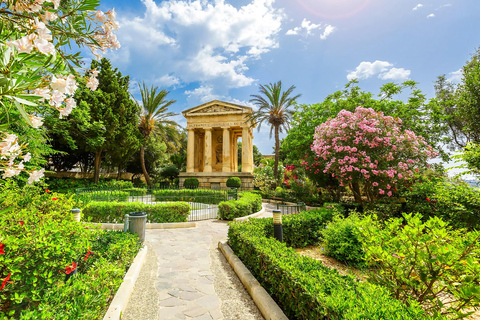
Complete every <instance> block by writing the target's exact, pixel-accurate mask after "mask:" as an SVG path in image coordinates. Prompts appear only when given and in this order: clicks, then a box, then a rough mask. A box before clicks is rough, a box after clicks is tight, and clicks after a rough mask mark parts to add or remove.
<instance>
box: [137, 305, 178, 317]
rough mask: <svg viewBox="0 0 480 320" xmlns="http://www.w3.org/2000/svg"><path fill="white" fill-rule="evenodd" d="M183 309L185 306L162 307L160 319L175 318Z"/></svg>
mask: <svg viewBox="0 0 480 320" xmlns="http://www.w3.org/2000/svg"><path fill="white" fill-rule="evenodd" d="M183 309H185V307H180V306H177V307H162V308H160V315H159V317H158V320H168V319H175V315H177V314H179V313H182V311H183ZM139 320H140V319H139Z"/></svg>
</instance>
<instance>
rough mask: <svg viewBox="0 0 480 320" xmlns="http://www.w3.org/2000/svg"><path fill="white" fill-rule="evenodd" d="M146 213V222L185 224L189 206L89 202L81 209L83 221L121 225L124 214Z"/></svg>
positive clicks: (175, 203)
mask: <svg viewBox="0 0 480 320" xmlns="http://www.w3.org/2000/svg"><path fill="white" fill-rule="evenodd" d="M135 211H144V212H146V213H147V222H151V223H166V222H186V221H187V217H188V215H189V214H190V205H189V204H188V203H185V202H174V203H156V204H146V203H142V202H90V203H89V204H87V205H86V207H85V208H84V209H83V216H84V219H86V220H88V221H91V222H103V223H123V221H124V217H125V215H126V214H128V213H130V212H135Z"/></svg>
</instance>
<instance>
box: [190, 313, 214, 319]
mask: <svg viewBox="0 0 480 320" xmlns="http://www.w3.org/2000/svg"><path fill="white" fill-rule="evenodd" d="M192 320H212V317H211V316H210V314H208V313H205V314H204V315H202V316H200V317H195V318H193V319H192Z"/></svg>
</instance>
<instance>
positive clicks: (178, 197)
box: [153, 189, 233, 204]
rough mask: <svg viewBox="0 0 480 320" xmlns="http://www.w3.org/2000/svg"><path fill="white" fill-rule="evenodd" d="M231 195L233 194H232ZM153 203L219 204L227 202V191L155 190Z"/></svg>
mask: <svg viewBox="0 0 480 320" xmlns="http://www.w3.org/2000/svg"><path fill="white" fill-rule="evenodd" d="M232 194H233V192H232ZM153 195H154V197H155V201H157V202H160V201H186V202H199V203H207V204H219V203H220V202H222V201H225V200H228V197H229V195H230V193H229V192H228V191H220V190H209V189H181V190H168V189H167V190H155V191H153Z"/></svg>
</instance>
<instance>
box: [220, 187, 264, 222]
mask: <svg viewBox="0 0 480 320" xmlns="http://www.w3.org/2000/svg"><path fill="white" fill-rule="evenodd" d="M261 209H262V197H261V196H260V195H258V194H254V193H250V192H243V193H241V194H240V196H239V199H238V200H228V201H224V202H220V203H219V204H218V216H219V218H220V219H222V220H233V219H235V218H239V217H245V216H248V215H251V214H252V213H255V212H258V211H260V210H261Z"/></svg>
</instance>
